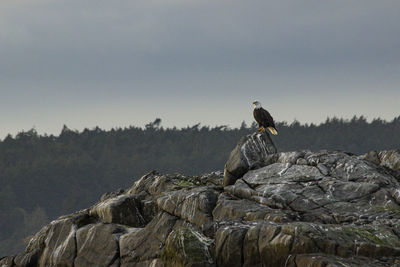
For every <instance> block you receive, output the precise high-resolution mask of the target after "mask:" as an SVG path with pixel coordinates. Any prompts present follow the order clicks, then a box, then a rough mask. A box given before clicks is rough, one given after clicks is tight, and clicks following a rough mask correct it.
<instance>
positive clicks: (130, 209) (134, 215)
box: [90, 194, 147, 227]
mask: <svg viewBox="0 0 400 267" xmlns="http://www.w3.org/2000/svg"><path fill="white" fill-rule="evenodd" d="M143 206H144V205H143V204H142V202H141V201H140V199H139V198H138V197H137V196H136V195H130V194H129V195H119V196H117V197H113V198H109V199H106V200H104V201H102V202H100V203H98V204H96V205H95V206H93V207H92V209H91V210H90V214H91V215H96V216H98V217H99V218H100V219H101V220H102V221H103V222H106V223H118V224H123V225H129V226H132V227H140V226H144V225H146V223H147V220H146V218H145V216H144V212H143Z"/></svg>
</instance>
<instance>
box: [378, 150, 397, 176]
mask: <svg viewBox="0 0 400 267" xmlns="http://www.w3.org/2000/svg"><path fill="white" fill-rule="evenodd" d="M378 155H379V160H380V165H381V166H384V167H387V168H389V169H392V170H394V171H400V150H399V149H398V150H390V151H386V150H385V151H381V152H379V154H378Z"/></svg>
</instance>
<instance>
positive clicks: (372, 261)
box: [0, 148, 400, 267]
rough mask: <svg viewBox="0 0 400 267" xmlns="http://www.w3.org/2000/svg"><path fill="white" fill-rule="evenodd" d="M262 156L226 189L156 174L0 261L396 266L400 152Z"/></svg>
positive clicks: (211, 178) (209, 179) (208, 179)
mask: <svg viewBox="0 0 400 267" xmlns="http://www.w3.org/2000/svg"><path fill="white" fill-rule="evenodd" d="M256 149H257V148H256ZM246 155H248V154H246ZM264 155H265V156H266V158H265V157H264V158H260V162H259V163H254V164H255V165H252V164H253V163H252V164H250V165H252V166H256V167H251V168H249V170H247V171H246V172H245V173H244V174H242V175H241V176H240V177H238V178H237V179H236V180H235V181H234V182H233V184H230V185H226V186H223V184H224V175H223V173H222V172H213V173H210V174H207V175H203V176H184V175H180V174H159V173H157V172H151V173H149V174H147V175H145V176H143V177H142V178H141V179H140V180H138V181H137V182H135V183H134V185H133V186H132V187H131V188H129V189H128V190H126V191H124V190H121V191H118V192H115V193H111V194H106V195H104V196H103V197H102V199H101V200H100V201H99V202H98V203H96V204H95V205H93V207H91V208H89V209H86V210H81V211H79V212H76V213H74V214H71V215H67V216H63V217H60V218H58V219H57V220H55V221H53V222H52V223H50V224H49V225H47V226H45V227H44V228H43V229H42V230H41V231H39V232H38V233H37V234H36V235H35V236H34V237H33V238H32V239H31V240H30V242H29V244H28V246H27V248H26V250H25V252H24V253H22V254H20V255H16V256H10V257H5V258H3V259H1V260H0V266H75V267H78V266H271V267H272V266H274V267H275V266H286V267H288V266H293V267H294V266H296V267H305V266H371V267H372V266H374V267H375V266H400V174H399V169H398V167H397V166H398V165H397V163H398V162H399V160H400V156H399V155H400V154H399V152H398V151H382V152H370V153H367V154H366V155H363V156H356V155H352V154H348V153H344V152H338V151H334V152H328V151H320V152H317V153H313V152H310V151H299V152H287V153H276V154H272V155H271V154H269V153H266V154H264ZM257 164H259V165H257ZM250 165H249V166H250Z"/></svg>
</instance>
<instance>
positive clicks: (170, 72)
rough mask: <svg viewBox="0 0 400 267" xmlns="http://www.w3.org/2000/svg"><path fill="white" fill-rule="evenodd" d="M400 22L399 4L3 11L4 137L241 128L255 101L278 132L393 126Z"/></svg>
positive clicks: (153, 4) (23, 5)
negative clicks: (330, 122) (281, 124)
mask: <svg viewBox="0 0 400 267" xmlns="http://www.w3.org/2000/svg"><path fill="white" fill-rule="evenodd" d="M399 11H400V2H398V1H397V0H396V1H386V0H383V1H372V0H364V1H362V2H361V1H355V0H350V1H348V0H346V1H345V0H338V1H316V0H308V1H294V0H293V1H265V0H264V1H260V0H254V1H250V2H249V1H237V0H234V1H225V0H223V1H208V0H206V1H204V0H203V1H197V0H195V1H183V0H167V1H159V0H157V1H156V0H147V1H120V0H118V1H105V0H97V1H93V0H87V1H77V0H71V1H68V2H63V1H50V0H37V1H30V0H21V1H12V0H4V1H2V2H1V3H0V25H1V26H0V58H1V61H0V90H1V95H2V97H1V99H0V111H1V113H2V114H8V115H9V116H6V117H2V118H1V124H2V125H4V129H1V130H0V136H1V135H4V134H5V133H6V132H7V131H8V132H16V131H18V130H20V129H22V128H25V129H27V128H29V127H31V126H32V125H36V126H37V128H38V130H39V131H40V130H42V131H53V132H54V131H55V129H59V128H60V125H62V124H63V123H69V124H71V125H72V127H76V128H82V127H85V125H87V126H91V125H96V124H98V125H100V126H103V127H113V126H118V125H120V126H124V125H128V124H141V125H143V124H144V123H145V122H147V121H150V120H152V119H153V118H154V117H155V116H159V117H162V118H163V119H164V121H165V123H167V124H168V123H169V125H178V126H185V125H187V124H193V123H196V122H198V121H200V122H202V123H204V124H211V125H214V124H220V123H229V124H231V125H232V126H236V125H239V123H240V122H241V121H242V120H247V121H251V114H250V113H249V110H250V111H251V106H249V102H250V101H251V100H253V99H254V98H257V99H259V100H261V101H262V102H264V103H265V104H267V105H268V107H270V109H271V111H272V113H274V114H277V115H276V116H275V117H276V118H277V119H278V120H288V121H291V120H292V119H293V118H297V119H299V120H301V121H314V122H318V121H321V120H324V119H325V118H326V116H328V115H330V116H333V115H338V116H344V117H351V116H352V115H354V114H359V115H360V114H365V115H367V116H368V117H370V118H373V117H378V116H381V117H384V118H387V119H391V118H393V117H394V116H397V115H399V109H398V104H397V103H395V102H393V101H394V99H398V97H399V96H400V93H399V91H400V90H399V87H398V84H399V82H400V78H399V77H400V52H399V50H398V47H400V34H399V28H398V25H400V17H399V16H398V14H399ZM371 99H375V100H376V102H375V103H371V101H370V100H371ZM148 109H151V112H149V111H148ZM182 109H185V112H184V113H182ZM18 114H22V115H18ZM35 114H36V115H35ZM68 114H74V115H68ZM126 114H132V116H131V117H130V116H127V115H126ZM102 117H103V118H104V119H102ZM57 131H58V130H57Z"/></svg>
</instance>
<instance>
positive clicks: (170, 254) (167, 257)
mask: <svg viewBox="0 0 400 267" xmlns="http://www.w3.org/2000/svg"><path fill="white" fill-rule="evenodd" d="M212 245H213V240H212V239H209V238H207V237H206V236H204V235H203V234H201V233H199V232H197V231H196V230H194V229H192V228H190V227H180V228H178V229H176V230H173V231H172V232H171V233H170V234H169V236H168V238H167V241H166V244H165V246H164V248H163V250H162V254H161V257H162V260H163V263H164V265H165V266H166V267H168V266H170V267H178V266H191V267H208V266H209V267H211V266H216V265H215V263H214V260H213V258H212V256H211V249H212Z"/></svg>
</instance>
